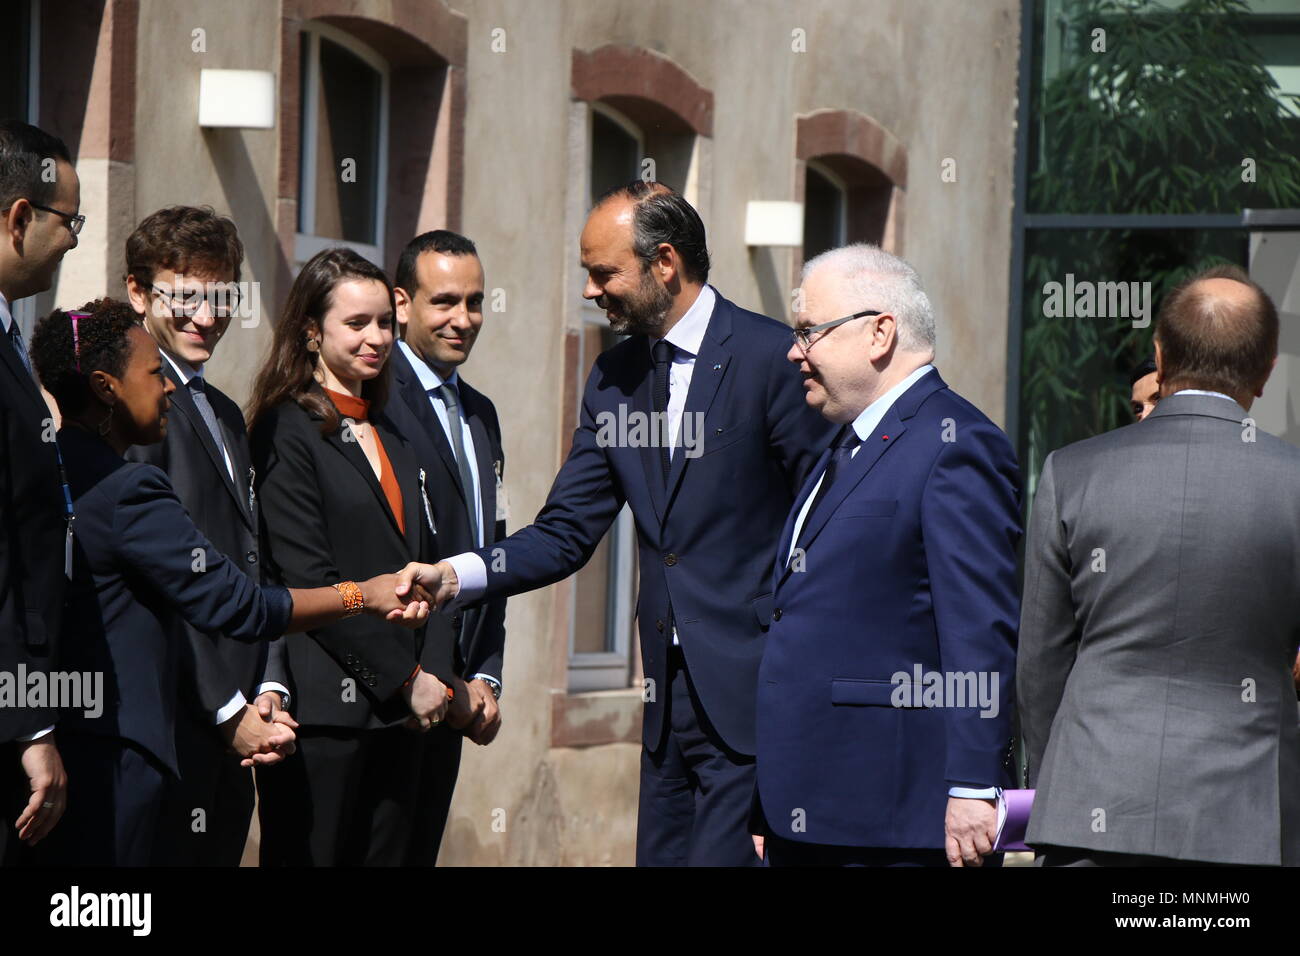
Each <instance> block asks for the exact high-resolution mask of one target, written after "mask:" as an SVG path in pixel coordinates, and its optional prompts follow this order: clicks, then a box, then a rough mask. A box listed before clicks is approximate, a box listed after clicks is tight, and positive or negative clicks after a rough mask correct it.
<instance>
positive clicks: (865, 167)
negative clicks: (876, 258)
mask: <svg viewBox="0 0 1300 956" xmlns="http://www.w3.org/2000/svg"><path fill="white" fill-rule="evenodd" d="M795 160H796V165H797V168H796V171H795V198H796V199H797V200H798V201H799V202H807V201H809V200H810V199H811V200H813V201H821V202H826V201H828V198H827V197H828V196H830V195H840V196H842V203H843V216H842V224H841V229H842V232H841V235H842V238H843V241H844V242H850V243H851V242H874V243H877V244H878V245H880V246H881V247H882V248H884V249H885V250H887V251H889V252H892V253H894V254H896V255H902V254H903V199H904V196H905V193H906V189H907V149H906V147H904V146H903V144H902V143H901V142H900V141H899V140H898V138H897V137H896V136H894V134H893V133H891V132H890V131H889V130H887V129H886V128H885V127H883V126H881V125H880V124H879V123H878V122H876V121H875V120H874V119H872V118H871V117H870V116H866V115H864V114H862V113H858V112H856V111H853V110H817V111H816V112H813V113H809V114H807V115H804V116H800V117H798V118H797V127H796V136H795ZM810 169H811V170H812V173H811V177H812V179H813V180H814V182H813V188H812V189H811V190H810V188H809V178H810V173H809V170H810ZM828 186H829V187H831V188H828ZM810 193H811V194H813V195H810ZM811 212H814V211H812V210H810V213H811ZM798 258H799V261H798V262H796V264H795V268H796V272H797V271H798V269H799V268H801V267H802V264H803V255H802V251H801V252H800V255H799V256H798Z"/></svg>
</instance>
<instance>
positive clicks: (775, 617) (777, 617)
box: [772, 608, 781, 621]
mask: <svg viewBox="0 0 1300 956" xmlns="http://www.w3.org/2000/svg"><path fill="white" fill-rule="evenodd" d="M772 620H774V621H779V620H781V609H780V608H777V609H776V610H775V611H773V612H772Z"/></svg>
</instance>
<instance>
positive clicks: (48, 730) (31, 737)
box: [14, 724, 54, 744]
mask: <svg viewBox="0 0 1300 956" xmlns="http://www.w3.org/2000/svg"><path fill="white" fill-rule="evenodd" d="M52 733H54V725H53V724H50V726H48V727H46V728H45V729H44V730H38V731H36V733H34V734H28V735H27V736H26V737H15V738H14V740H15V741H17V742H18V743H20V744H29V743H31V742H32V741H33V740H40V739H41V738H42V737H44V736H45V735H46V734H52Z"/></svg>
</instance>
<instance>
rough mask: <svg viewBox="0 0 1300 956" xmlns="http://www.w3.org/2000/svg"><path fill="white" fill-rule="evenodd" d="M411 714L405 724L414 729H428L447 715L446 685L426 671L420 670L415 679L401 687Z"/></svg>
mask: <svg viewBox="0 0 1300 956" xmlns="http://www.w3.org/2000/svg"><path fill="white" fill-rule="evenodd" d="M402 695H403V696H404V697H405V698H406V703H407V706H409V707H410V708H411V714H412V716H411V717H410V718H409V719H408V720H407V722H406V725H407V726H408V727H411V728H413V729H416V730H428V729H429V728H431V727H433V726H435V725H437V724H438V723H440V722H441V721H442V719H443V718H444V717H446V715H447V685H446V684H444V683H443V682H442V681H440V680H438V678H436V677H434V676H433V675H432V674H430V673H429V672H428V671H424V670H422V671H420V673H418V674H416V675H415V680H413V681H411V683H410V684H408V685H407V686H405V687H403V688H402Z"/></svg>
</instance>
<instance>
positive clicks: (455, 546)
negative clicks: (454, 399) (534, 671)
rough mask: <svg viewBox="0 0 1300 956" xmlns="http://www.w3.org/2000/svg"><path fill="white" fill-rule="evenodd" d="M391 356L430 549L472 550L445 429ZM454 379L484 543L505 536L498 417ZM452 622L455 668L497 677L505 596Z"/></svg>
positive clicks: (443, 552)
mask: <svg viewBox="0 0 1300 956" xmlns="http://www.w3.org/2000/svg"><path fill="white" fill-rule="evenodd" d="M391 361H392V365H393V368H392V375H393V395H392V397H391V398H390V400H389V402H390V407H389V409H388V414H389V417H390V418H391V419H392V421H393V424H394V425H395V426H396V427H397V430H398V431H399V432H401V434H402V436H403V437H404V438H406V439H407V440H408V441H409V442H410V443H411V447H412V448H413V449H414V450H415V454H416V458H417V459H418V460H419V464H420V468H422V469H423V470H424V473H425V486H426V489H427V491H428V495H429V501H430V503H431V504H432V506H433V517H434V526H435V528H436V529H437V537H436V540H435V547H436V551H435V554H436V555H437V556H438V557H440V558H442V557H446V556H448V555H452V554H460V553H461V552H462V551H474V550H477V548H478V542H477V541H475V540H474V538H473V537H472V536H471V532H470V527H469V515H468V514H467V512H466V508H465V489H463V488H462V487H461V481H460V471H459V469H457V467H456V457H455V455H454V454H453V452H452V449H451V443H450V442H449V441H448V440H447V433H446V431H445V430H444V429H443V427H442V423H441V422H440V421H438V415H437V413H435V412H434V410H433V407H432V406H431V405H430V404H429V397H428V395H427V394H426V392H425V391H424V387H423V386H422V385H421V384H420V379H419V378H418V377H417V376H416V374H415V369H413V368H412V367H411V363H410V361H409V360H408V359H407V357H406V353H405V352H403V351H402V350H401V349H400V348H395V349H393V357H392V359H391ZM457 379H458V384H457V391H458V392H459V394H460V401H461V406H462V407H463V408H464V410H465V418H466V420H467V421H468V422H469V428H470V433H471V434H472V435H473V436H474V458H475V463H476V464H477V466H478V479H479V491H480V495H479V499H480V500H479V514H480V515H482V516H483V542H484V544H485V546H489V547H490V546H491V545H493V544H495V543H496V542H497V541H500V540H501V539H502V538H504V537H505V536H506V523H505V521H504V520H502V521H498V520H496V513H497V505H498V502H497V481H498V479H499V478H501V477H503V476H504V474H505V461H506V456H505V452H504V451H503V450H502V448H501V423H500V421H499V420H498V419H497V410H496V407H495V406H494V405H493V404H492V401H491V399H489V398H488V397H487V396H486V395H484V394H483V393H482V392H480V391H478V390H477V389H475V388H472V387H471V386H470V384H469V383H468V382H466V381H465V379H464V378H461V377H460V376H457ZM451 624H452V628H453V631H454V632H455V633H456V634H457V635H459V639H458V646H457V648H456V666H457V669H458V673H459V674H460V675H461V676H462V677H464V678H465V679H467V680H468V679H469V678H471V677H473V675H475V674H488V675H490V676H492V677H495V678H496V679H497V680H498V681H500V680H501V668H502V656H503V654H504V652H505V643H506V599H505V598H497V599H496V600H493V601H487V602H484V603H482V604H478V605H475V606H473V607H469V608H466V609H465V610H463V611H461V612H460V613H459V614H456V615H455V616H453V618H452V622H451Z"/></svg>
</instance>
